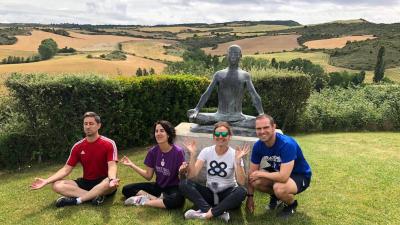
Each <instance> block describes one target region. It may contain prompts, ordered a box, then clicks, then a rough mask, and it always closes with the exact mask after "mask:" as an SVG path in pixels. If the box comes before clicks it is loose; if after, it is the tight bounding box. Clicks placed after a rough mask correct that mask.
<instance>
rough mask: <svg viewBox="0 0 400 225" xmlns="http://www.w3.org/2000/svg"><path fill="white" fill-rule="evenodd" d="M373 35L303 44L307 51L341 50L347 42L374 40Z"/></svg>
mask: <svg viewBox="0 0 400 225" xmlns="http://www.w3.org/2000/svg"><path fill="white" fill-rule="evenodd" d="M375 38H376V37H374V36H373V35H359V36H356V35H355V36H345V37H340V38H329V39H323V40H314V41H307V42H305V43H304V45H305V46H307V47H308V48H309V49H322V48H325V49H334V48H343V47H344V46H345V45H346V42H348V41H365V40H368V39H375Z"/></svg>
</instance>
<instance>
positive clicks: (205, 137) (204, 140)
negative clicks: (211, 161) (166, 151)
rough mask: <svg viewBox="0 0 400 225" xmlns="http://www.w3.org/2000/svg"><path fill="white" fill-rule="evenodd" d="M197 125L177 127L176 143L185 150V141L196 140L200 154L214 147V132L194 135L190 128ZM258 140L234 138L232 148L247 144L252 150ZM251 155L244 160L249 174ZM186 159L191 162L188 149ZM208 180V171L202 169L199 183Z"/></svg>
mask: <svg viewBox="0 0 400 225" xmlns="http://www.w3.org/2000/svg"><path fill="white" fill-rule="evenodd" d="M195 125H196V124H194V123H180V124H179V125H178V126H177V127H175V130H176V139H175V143H176V144H177V145H179V146H181V147H182V148H183V149H185V146H184V145H183V141H184V140H185V139H194V140H195V141H196V144H197V151H198V152H200V151H201V150H202V149H203V148H205V147H208V146H211V145H214V144H215V143H214V141H213V139H212V130H211V132H210V133H208V134H206V133H193V132H191V131H190V128H191V127H192V126H195ZM257 140H258V138H256V137H242V136H232V138H231V140H230V144H229V145H230V146H231V147H232V148H236V146H242V145H245V144H248V145H249V146H250V149H252V148H253V145H254V143H255V142H256V141H257ZM250 155H251V151H250V152H249V154H247V155H246V156H245V157H244V158H243V160H244V165H245V171H246V174H247V171H248V168H249V162H250ZM185 158H186V160H187V161H188V160H189V153H188V152H187V149H185ZM205 180H206V170H205V167H204V168H203V169H202V171H201V172H200V174H199V175H198V177H197V181H198V182H200V183H203V184H204V183H205Z"/></svg>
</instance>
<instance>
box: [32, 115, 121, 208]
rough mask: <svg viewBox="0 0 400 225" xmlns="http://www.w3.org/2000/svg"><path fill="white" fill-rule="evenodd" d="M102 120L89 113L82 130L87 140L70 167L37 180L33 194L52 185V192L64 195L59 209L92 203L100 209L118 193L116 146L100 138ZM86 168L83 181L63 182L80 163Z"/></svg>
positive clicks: (78, 145)
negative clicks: (106, 197) (105, 200)
mask: <svg viewBox="0 0 400 225" xmlns="http://www.w3.org/2000/svg"><path fill="white" fill-rule="evenodd" d="M100 127H101V121H100V116H98V115H97V114H96V113H94V112H87V113H85V114H84V116H83V130H84V132H85V134H86V138H84V139H82V140H80V141H78V142H77V143H75V145H74V146H73V147H72V149H71V153H70V155H69V158H68V160H67V163H66V164H65V165H64V167H63V168H61V169H60V170H58V171H57V172H56V173H54V174H53V175H52V176H50V177H49V178H47V179H42V178H35V181H34V182H33V183H32V185H31V189H32V190H37V189H40V188H42V187H44V186H46V185H47V184H52V187H53V190H54V191H55V192H57V193H59V194H61V195H63V196H62V197H60V198H59V199H57V201H56V206H57V207H63V206H67V205H78V204H81V203H82V202H85V201H89V200H92V204H94V205H99V204H101V203H102V202H103V201H104V198H105V196H108V195H112V194H114V193H115V192H116V191H117V187H118V185H119V179H117V161H118V156H117V146H116V145H115V142H114V141H113V140H111V139H109V138H106V137H104V136H101V135H99V129H100ZM78 162H79V163H80V164H81V165H82V167H83V177H82V178H78V179H76V180H63V178H64V177H66V176H68V175H69V174H70V173H71V172H72V169H73V168H74V167H75V165H76V164H77V163H78Z"/></svg>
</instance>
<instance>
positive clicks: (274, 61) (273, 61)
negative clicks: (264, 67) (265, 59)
mask: <svg viewBox="0 0 400 225" xmlns="http://www.w3.org/2000/svg"><path fill="white" fill-rule="evenodd" d="M271 66H272V67H274V68H275V69H278V66H279V65H278V63H277V62H276V59H275V58H272V59H271Z"/></svg>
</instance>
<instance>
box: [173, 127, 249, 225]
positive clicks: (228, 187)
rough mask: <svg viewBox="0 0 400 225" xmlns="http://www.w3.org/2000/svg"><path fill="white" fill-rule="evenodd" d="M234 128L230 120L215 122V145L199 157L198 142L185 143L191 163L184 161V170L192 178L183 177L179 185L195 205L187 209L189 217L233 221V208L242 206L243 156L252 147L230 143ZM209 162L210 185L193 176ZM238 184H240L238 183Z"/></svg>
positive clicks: (243, 182)
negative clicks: (197, 180)
mask: <svg viewBox="0 0 400 225" xmlns="http://www.w3.org/2000/svg"><path fill="white" fill-rule="evenodd" d="M231 136H232V131H231V127H230V126H229V124H228V123H227V122H218V123H216V124H215V125H214V133H213V140H214V142H215V145H213V146H210V147H206V148H204V149H203V150H202V151H201V152H200V154H199V156H198V157H197V160H196V152H197V149H196V143H195V141H194V140H192V141H189V140H186V141H185V142H184V145H185V146H186V148H187V149H188V151H189V152H190V162H189V164H183V165H182V166H181V168H180V173H182V174H183V173H185V172H187V177H188V178H189V179H186V180H182V181H181V183H180V185H179V189H180V190H181V192H182V193H183V195H184V196H185V197H186V198H188V199H189V200H190V201H192V202H193V204H194V206H195V208H197V209H198V210H193V209H190V210H188V211H187V212H186V213H185V218H186V219H211V218H213V217H219V218H221V219H223V220H225V221H226V222H228V221H229V219H230V215H229V212H228V211H229V210H231V209H236V208H239V207H240V205H241V204H242V201H244V199H245V198H246V193H247V192H246V189H245V188H244V187H243V185H244V184H245V182H246V175H245V171H244V168H243V166H244V164H243V160H242V157H243V156H245V155H246V154H247V153H248V152H249V151H250V147H249V146H247V145H246V146H244V147H238V148H237V149H236V151H235V150H234V149H233V148H231V147H230V146H229V140H230V139H231ZM205 163H206V165H207V181H206V186H203V185H201V184H198V183H195V182H193V181H191V180H190V178H193V177H195V176H197V175H198V174H199V172H200V170H201V169H202V168H203V165H204V164H205ZM238 184H239V185H240V186H238Z"/></svg>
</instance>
